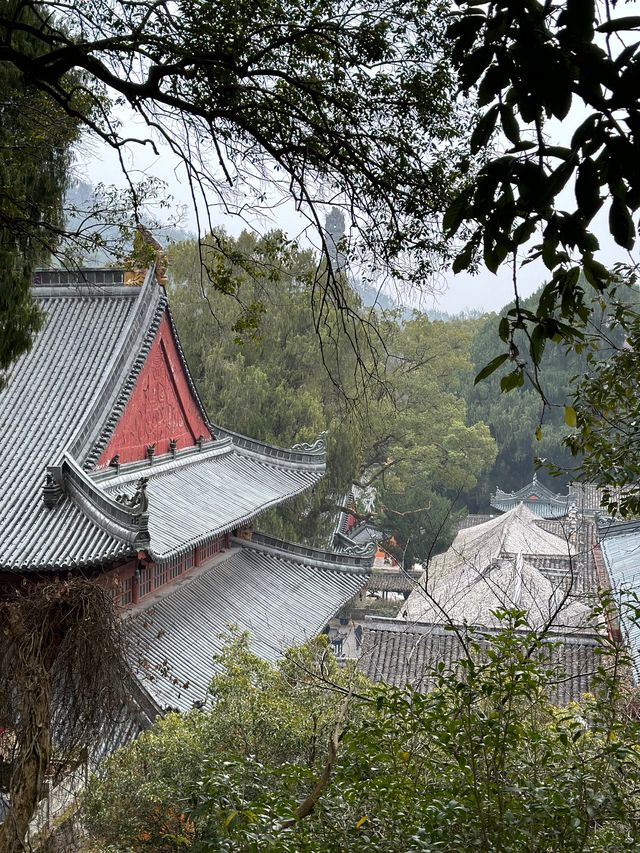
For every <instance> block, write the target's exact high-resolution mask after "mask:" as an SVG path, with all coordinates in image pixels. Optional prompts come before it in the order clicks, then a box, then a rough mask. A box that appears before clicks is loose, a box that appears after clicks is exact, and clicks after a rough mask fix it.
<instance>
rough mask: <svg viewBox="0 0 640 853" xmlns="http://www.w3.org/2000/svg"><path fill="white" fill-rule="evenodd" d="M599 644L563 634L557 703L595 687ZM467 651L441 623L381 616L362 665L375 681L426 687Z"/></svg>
mask: <svg viewBox="0 0 640 853" xmlns="http://www.w3.org/2000/svg"><path fill="white" fill-rule="evenodd" d="M460 630H464V629H460ZM554 639H555V638H554ZM597 648H598V644H597V640H596V638H595V637H592V636H591V637H590V636H563V637H560V638H559V642H558V644H557V645H554V646H553V647H552V648H551V650H550V660H549V663H550V665H552V666H558V667H559V668H560V674H559V678H557V679H556V683H555V684H553V685H552V687H551V690H550V698H551V700H552V701H553V702H555V703H556V704H559V705H564V704H566V703H567V702H570V701H573V700H578V699H580V697H581V696H582V694H583V693H586V692H588V691H589V690H590V688H591V683H592V678H593V673H594V672H595V670H596V668H597V666H598V663H599V661H600V657H599V656H598V654H597V652H596V649H597ZM462 655H463V649H462V645H461V643H460V641H459V639H458V637H457V636H456V634H455V633H454V632H452V631H447V630H445V629H444V627H443V626H441V625H427V624H416V625H412V624H400V625H399V624H397V623H396V624H392V625H389V623H385V622H383V621H382V620H381V621H379V622H372V623H371V624H370V625H368V626H367V627H366V628H365V634H364V640H363V645H362V653H361V657H360V660H359V667H360V669H362V671H363V672H364V673H365V674H366V675H367V676H368V677H369V678H371V679H372V680H373V681H381V682H385V683H387V684H391V685H393V686H395V687H404V686H405V685H407V684H410V685H412V686H413V687H415V688H416V689H418V690H421V691H425V690H428V689H429V687H430V686H431V684H432V681H431V675H432V673H433V669H434V667H435V666H436V665H437V664H438V663H441V662H442V663H444V665H445V667H446V670H448V671H452V670H455V668H456V664H457V661H458V660H459V659H460V658H461V657H462Z"/></svg>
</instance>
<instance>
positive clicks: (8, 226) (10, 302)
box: [0, 3, 78, 384]
mask: <svg viewBox="0 0 640 853" xmlns="http://www.w3.org/2000/svg"><path fill="white" fill-rule="evenodd" d="M5 5H7V6H9V7H10V6H12V5H13V7H14V8H15V9H17V8H18V7H19V6H20V5H23V4H17V3H13V4H11V3H9V4H5ZM20 14H21V16H22V17H21V20H22V21H23V23H25V24H27V23H29V22H31V23H33V20H34V16H33V15H32V14H30V13H29V11H28V10H25V9H23V10H22V11H21V13H20ZM3 38H6V30H4V29H3V28H2V25H1V24H0V39H3ZM13 43H14V44H15V45H16V47H17V48H19V49H20V50H21V51H22V52H24V54H25V55H26V56H31V57H35V56H36V55H37V52H38V44H37V41H36V40H34V39H33V38H32V37H31V36H30V35H29V34H26V33H16V34H14V36H13ZM0 90H1V91H2V104H1V105H0V282H1V284H0V384H2V382H3V379H4V373H5V371H7V370H8V368H9V367H10V365H11V363H12V362H13V361H14V360H15V358H17V357H18V356H19V355H20V354H21V353H23V352H24V351H25V350H27V349H28V348H29V346H30V345H31V341H32V338H33V335H34V334H35V333H36V332H37V331H38V329H39V328H40V324H41V321H42V320H41V317H40V314H39V313H38V310H37V309H36V307H35V306H34V305H33V303H32V301H31V297H30V295H29V288H30V286H31V282H32V279H33V274H34V270H35V268H36V267H37V266H38V265H40V264H44V263H46V261H47V260H48V258H49V256H50V254H51V252H52V251H53V250H54V248H55V246H56V245H57V243H58V235H59V233H60V231H61V230H62V226H63V218H62V199H63V195H64V190H65V188H66V186H67V183H68V177H69V165H70V148H71V144H72V142H73V141H74V140H75V139H76V138H77V135H78V131H77V125H76V122H75V121H74V120H73V119H72V118H70V117H69V116H68V115H67V114H66V113H65V112H63V111H61V110H60V109H59V107H58V106H57V104H56V103H55V102H54V101H53V100H52V99H51V98H50V97H48V96H47V95H46V94H45V93H43V92H42V91H40V90H39V89H38V88H37V87H35V86H33V85H31V84H30V83H29V82H28V80H27V79H26V78H25V77H24V76H23V75H22V74H20V73H19V72H18V71H17V69H16V68H15V67H14V66H12V65H10V64H8V63H7V62H1V61H0Z"/></svg>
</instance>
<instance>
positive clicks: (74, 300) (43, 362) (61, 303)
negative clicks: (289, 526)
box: [0, 283, 163, 569]
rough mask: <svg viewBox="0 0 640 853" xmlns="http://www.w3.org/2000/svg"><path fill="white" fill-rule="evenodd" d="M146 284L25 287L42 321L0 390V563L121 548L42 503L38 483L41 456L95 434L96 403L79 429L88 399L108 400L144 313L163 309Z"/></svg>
mask: <svg viewBox="0 0 640 853" xmlns="http://www.w3.org/2000/svg"><path fill="white" fill-rule="evenodd" d="M145 288H146V289H145ZM145 288H142V289H141V288H134V287H125V286H122V285H104V286H100V287H97V286H87V285H85V286H80V285H77V286H70V285H69V286H64V285H58V286H39V287H36V288H34V295H35V298H36V301H37V303H38V305H39V306H40V307H41V308H42V310H43V311H44V312H45V314H46V322H45V325H44V328H43V330H42V331H41V333H40V334H39V335H38V338H37V340H36V342H35V344H34V346H33V348H32V350H31V351H30V352H29V353H27V354H25V355H24V356H22V358H20V359H19V360H18V361H17V362H16V364H15V365H14V366H13V369H12V370H11V374H10V376H9V379H8V383H7V387H6V388H5V389H4V390H3V391H2V392H1V393H0V435H1V436H2V441H3V447H4V451H3V453H2V456H1V458H0V518H2V524H1V525H0V567H3V568H18V569H24V568H34V567H37V566H43V565H45V566H73V565H83V564H85V563H87V562H94V561H98V562H99V561H100V560H103V559H105V560H110V559H113V558H114V557H116V556H118V555H119V554H121V553H124V552H126V551H127V550H128V546H126V545H124V544H123V543H122V542H121V541H118V540H117V539H115V538H114V537H112V536H110V535H109V534H108V533H107V532H106V531H105V530H104V529H101V528H100V527H99V526H97V525H95V524H94V523H92V522H90V521H88V520H87V519H85V518H84V516H83V513H82V512H81V511H80V510H79V509H78V507H76V506H75V505H74V504H73V503H72V502H71V501H69V500H63V501H62V502H61V503H60V504H59V505H58V506H57V507H55V508H54V509H53V510H49V509H46V508H45V506H44V505H43V501H42V487H43V485H44V482H45V471H46V466H47V465H48V464H53V463H56V462H57V461H58V459H59V457H60V455H61V454H62V452H63V451H64V450H65V449H66V448H68V447H70V446H72V445H74V444H76V443H80V442H81V441H82V440H90V438H91V436H97V435H98V434H99V432H100V429H101V427H102V423H101V422H100V415H101V416H102V417H103V418H104V408H102V409H101V410H100V411H99V412H98V414H97V416H95V417H94V418H91V426H90V428H88V429H87V432H86V435H85V436H84V437H83V436H82V432H81V427H82V426H83V425H86V424H87V419H88V416H90V415H92V414H93V413H94V411H95V410H96V405H97V404H101V405H103V404H106V405H107V406H108V405H109V404H110V402H111V401H112V400H113V398H114V397H115V396H116V395H117V393H118V391H119V390H120V389H119V387H116V386H117V385H119V384H120V382H119V381H118V380H120V379H121V374H122V373H125V374H126V375H128V373H129V371H130V370H131V369H132V367H133V362H134V361H135V359H136V357H137V356H138V354H139V353H140V352H141V351H142V352H144V349H145V346H147V345H148V346H150V344H151V339H152V337H153V328H152V327H153V323H152V322H151V320H152V319H153V318H154V317H155V316H156V315H157V314H159V313H160V312H161V311H162V308H163V305H162V300H163V293H162V291H161V289H160V288H158V287H155V286H150V285H149V283H148V284H147V285H146V286H145ZM149 315H151V320H149ZM150 326H151V328H150ZM125 349H126V352H127V355H126V357H125V358H123V359H121V354H122V352H123V350H125ZM114 376H115V382H114Z"/></svg>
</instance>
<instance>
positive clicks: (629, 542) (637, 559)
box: [600, 531, 640, 682]
mask: <svg viewBox="0 0 640 853" xmlns="http://www.w3.org/2000/svg"><path fill="white" fill-rule="evenodd" d="M600 548H601V549H602V555H603V557H604V561H605V565H606V567H607V572H608V574H609V580H610V582H611V586H612V588H613V590H614V591H615V592H616V593H617V594H618V595H620V596H621V604H622V606H621V608H620V616H621V627H622V631H623V634H624V637H625V640H626V641H627V643H628V645H629V650H630V652H631V657H632V660H633V667H634V671H635V678H636V682H638V681H640V627H639V626H638V625H637V624H636V622H635V621H634V620H633V619H630V618H629V616H630V614H629V611H628V609H627V608H626V607H625V606H624V599H625V597H626V596H627V594H628V593H631V594H633V593H635V594H636V595H637V594H638V593H639V592H640V532H639V531H636V532H631V533H628V534H624V535H617V536H608V537H607V538H606V539H603V540H602V541H601V542H600Z"/></svg>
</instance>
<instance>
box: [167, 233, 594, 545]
mask: <svg viewBox="0 0 640 853" xmlns="http://www.w3.org/2000/svg"><path fill="white" fill-rule="evenodd" d="M201 251H202V255H201V254H200V251H199V249H198V245H197V243H196V242H195V241H189V240H187V241H182V242H179V243H176V244H175V245H174V246H173V247H172V249H171V253H170V254H171V258H170V261H171V263H170V272H171V281H172V285H171V289H172V293H171V303H172V306H173V311H174V314H175V316H176V320H177V323H178V326H179V329H180V332H181V336H182V339H183V341H184V345H185V347H186V348H187V358H188V360H189V364H190V365H191V366H192V370H193V371H194V373H195V376H196V379H197V382H198V385H199V387H200V388H201V389H202V392H203V394H204V397H205V401H206V405H207V407H208V409H209V412H210V413H211V416H212V418H213V419H214V421H216V422H218V423H219V424H221V425H223V426H226V427H228V428H231V429H234V430H237V431H239V432H242V433H245V434H247V435H253V436H260V437H261V438H263V439H264V440H266V441H270V442H273V443H276V444H282V445H291V444H294V443H296V442H300V441H312V440H314V439H315V438H316V437H317V436H318V435H319V434H320V433H321V432H323V431H325V430H326V431H327V432H328V441H329V468H328V472H327V476H326V478H325V479H324V480H323V482H322V484H321V485H320V486H319V487H318V488H317V489H316V491H315V493H314V495H313V496H312V497H311V500H310V499H309V497H308V496H305V497H304V498H301V499H299V500H298V501H294V502H293V503H292V504H290V505H289V506H288V507H286V508H285V509H281V510H279V511H278V512H277V514H275V513H274V514H272V516H271V517H270V518H268V519H267V520H266V521H265V522H263V524H264V523H266V524H268V525H269V526H270V527H271V529H272V530H273V532H274V533H278V534H280V535H284V536H295V537H301V536H302V537H305V538H306V539H307V540H308V541H310V542H314V543H316V544H326V542H327V541H328V537H329V534H330V531H331V529H332V526H333V523H334V520H335V516H336V513H337V508H338V507H339V506H340V505H341V503H342V501H343V497H344V495H345V493H346V492H347V491H348V490H349V489H350V485H351V483H358V484H360V485H361V486H363V487H365V488H366V487H368V486H373V487H374V488H375V490H376V493H377V506H376V518H375V521H376V522H377V523H379V524H380V525H381V526H383V527H384V529H385V530H387V531H388V532H389V533H390V534H393V535H394V537H395V538H396V540H397V541H398V543H399V552H400V555H401V556H404V558H405V559H406V560H407V562H409V561H414V560H420V559H424V558H425V557H426V556H427V555H428V554H429V552H430V551H431V550H432V549H433V548H436V549H439V548H442V547H446V545H447V544H448V542H449V540H450V536H451V530H452V524H453V522H454V521H455V519H456V518H457V517H458V516H459V515H460V514H461V513H463V512H464V511H465V510H470V511H486V510H488V508H489V498H490V495H491V493H492V492H494V491H495V489H496V488H497V487H499V488H502V489H505V490H512V489H518V488H520V487H521V486H522V485H524V484H525V483H526V482H528V481H529V480H530V479H531V477H532V476H533V473H534V471H535V470H536V465H535V460H536V458H537V457H539V458H542V459H545V460H547V461H549V462H550V463H553V464H554V465H556V466H559V467H560V468H563V469H565V470H566V473H565V474H564V475H561V476H557V477H552V476H551V474H550V473H549V472H548V471H547V470H546V469H543V470H542V471H541V473H540V476H541V477H542V478H543V480H545V481H546V482H547V484H548V485H550V487H551V488H553V489H554V490H557V491H562V490H564V488H565V487H566V484H567V482H568V481H569V479H570V476H571V474H570V469H571V468H572V467H573V466H574V465H575V460H574V459H572V457H571V455H570V453H569V451H568V450H567V449H566V448H565V446H564V445H563V439H564V437H565V435H566V434H567V431H568V427H567V425H566V423H565V419H564V416H565V408H564V407H565V405H568V404H569V403H570V401H571V394H572V386H573V385H574V384H575V377H576V376H579V375H581V374H583V373H584V372H585V371H586V370H587V367H588V361H587V358H588V355H589V353H590V352H592V350H591V348H590V347H589V346H588V345H587V342H585V346H584V348H583V349H582V350H581V351H580V352H578V353H577V352H576V351H575V349H569V350H566V349H565V348H564V347H562V346H555V345H550V346H549V347H548V348H547V349H546V351H545V352H544V355H543V357H542V361H541V365H540V371H539V383H540V386H541V388H542V391H543V392H544V395H545V396H546V400H547V404H546V406H545V409H544V417H543V420H542V427H541V429H539V427H540V423H541V417H542V416H543V402H542V398H541V395H540V393H539V391H538V390H536V389H535V388H534V387H533V384H532V382H531V380H530V379H528V378H525V381H524V384H523V385H522V386H521V387H518V388H516V389H514V390H513V391H512V392H511V393H508V394H506V393H503V392H502V391H501V389H500V379H501V377H502V376H504V375H505V374H506V373H507V372H508V371H509V369H510V367H509V366H507V365H510V362H507V363H506V364H505V366H503V367H501V368H500V369H499V370H497V371H496V372H495V373H494V374H493V375H492V376H491V377H490V378H489V379H487V380H486V381H484V382H480V383H478V384H477V385H474V377H475V376H476V375H477V374H478V372H479V371H480V370H481V369H482V368H483V367H484V366H485V365H486V364H487V363H488V362H489V361H491V359H492V358H494V357H495V356H497V355H498V354H499V353H500V350H501V347H502V343H501V341H500V340H499V337H498V334H497V326H498V322H499V318H498V317H497V315H495V314H491V315H488V316H483V317H480V318H454V319H451V320H449V321H440V320H438V321H431V320H430V319H429V318H428V317H427V316H426V315H425V314H421V313H419V312H415V313H414V314H413V316H412V318H411V319H407V315H406V312H405V311H404V310H402V309H398V310H396V311H393V310H392V311H383V310H382V309H375V310H373V309H371V308H367V307H366V306H364V305H363V304H362V302H361V301H360V298H359V296H358V294H356V293H354V292H353V291H351V292H350V300H351V304H350V305H349V306H348V307H349V310H350V311H352V312H357V313H358V314H359V315H361V316H362V317H364V318H365V319H366V323H365V324H361V325H358V324H356V323H354V324H353V325H352V326H349V325H348V323H345V321H344V318H341V317H339V316H336V317H334V318H333V320H332V321H331V322H326V323H324V324H322V325H321V326H320V327H319V329H316V326H315V324H314V319H313V313H312V312H311V311H310V310H309V305H310V304H311V303H312V302H313V298H314V296H313V294H314V281H315V276H316V270H317V259H316V258H315V257H314V255H313V253H312V252H310V251H302V250H300V249H299V248H298V247H297V246H296V245H294V244H292V243H288V242H287V241H285V240H284V238H283V236H282V235H281V234H280V233H279V232H272V233H271V234H268V235H266V236H264V237H261V238H258V237H256V236H255V235H252V234H249V233H243V234H242V235H241V236H240V237H239V238H238V239H237V240H234V239H233V238H231V237H228V236H227V235H225V234H224V233H222V232H220V233H217V234H214V235H211V236H210V238H208V240H207V241H205V246H204V247H203V248H202V250H201ZM203 264H204V266H203ZM348 292H349V291H348ZM538 298H539V293H535V294H533V295H532V296H531V297H530V298H529V299H528V300H525V301H523V307H524V308H527V307H531V306H533V305H535V304H537V300H538ZM597 317H600V318H601V317H602V309H600V310H599V313H598V312H594V320H593V322H592V325H591V329H590V334H591V335H593V336H596V335H597V332H598V329H599V328H600V327H601V325H602V321H601V319H600V320H598V319H597ZM516 340H517V344H518V347H519V350H520V351H521V352H522V354H523V356H524V355H526V353H527V349H528V341H527V340H526V338H525V337H524V333H523V334H522V336H521V340H520V339H516ZM382 376H384V377H385V378H386V382H384V381H383V380H382ZM356 399H357V402H356Z"/></svg>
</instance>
